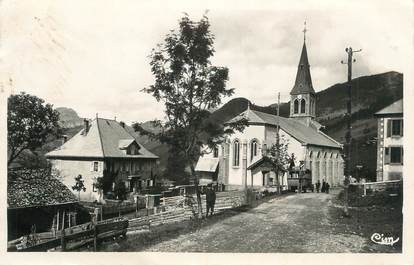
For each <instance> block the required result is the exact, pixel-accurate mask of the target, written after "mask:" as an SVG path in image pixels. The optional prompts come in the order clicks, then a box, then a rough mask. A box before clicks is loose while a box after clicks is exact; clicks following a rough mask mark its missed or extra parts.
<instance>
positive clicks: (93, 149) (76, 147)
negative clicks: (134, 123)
mask: <svg viewBox="0 0 414 265" xmlns="http://www.w3.org/2000/svg"><path fill="white" fill-rule="evenodd" d="M125 127H126V125H125ZM125 127H123V126H121V124H119V123H118V122H117V121H115V120H109V119H103V118H96V119H94V120H93V121H92V122H91V123H90V128H89V130H88V131H87V132H86V133H85V129H82V130H81V131H80V132H79V133H78V134H76V135H75V136H74V137H72V138H71V139H69V140H68V141H67V142H66V143H64V144H63V145H62V146H60V147H59V148H57V149H55V150H53V151H51V152H49V153H47V154H46V157H48V158H59V157H94V158H106V157H111V158H154V159H155V158H158V156H156V155H154V154H153V153H151V152H150V151H148V150H147V149H146V148H145V147H144V146H142V145H141V144H140V143H139V142H138V136H137V135H135V134H132V133H130V132H129V131H128V129H127V128H125ZM133 142H136V143H137V145H138V146H139V154H137V155H127V154H126V152H125V150H124V149H125V148H127V147H128V146H129V145H131V144H132V143H133Z"/></svg>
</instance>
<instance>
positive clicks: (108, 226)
mask: <svg viewBox="0 0 414 265" xmlns="http://www.w3.org/2000/svg"><path fill="white" fill-rule="evenodd" d="M127 229H128V219H126V218H113V219H108V220H104V221H101V222H98V223H96V225H93V224H92V223H86V224H82V225H79V226H74V227H71V228H66V229H63V230H60V231H58V232H57V233H52V232H47V233H41V234H37V235H29V236H26V237H22V238H21V239H20V240H14V241H13V242H9V244H8V251H19V252H20V251H22V252H35V251H48V250H55V251H69V250H75V249H78V248H80V247H82V246H85V245H88V244H93V246H94V250H96V248H97V245H98V243H99V242H100V241H101V240H103V239H105V238H111V237H117V236H120V235H126V233H127ZM31 238H32V239H33V238H35V240H30V239H31ZM19 241H20V242H19Z"/></svg>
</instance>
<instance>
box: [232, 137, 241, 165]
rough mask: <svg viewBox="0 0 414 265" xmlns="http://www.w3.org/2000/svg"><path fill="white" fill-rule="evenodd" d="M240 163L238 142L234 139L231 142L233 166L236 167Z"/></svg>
mask: <svg viewBox="0 0 414 265" xmlns="http://www.w3.org/2000/svg"><path fill="white" fill-rule="evenodd" d="M239 165H240V142H239V140H234V142H233V166H235V167H238V166H239Z"/></svg>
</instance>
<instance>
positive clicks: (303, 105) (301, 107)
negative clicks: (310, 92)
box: [300, 99, 306, 113]
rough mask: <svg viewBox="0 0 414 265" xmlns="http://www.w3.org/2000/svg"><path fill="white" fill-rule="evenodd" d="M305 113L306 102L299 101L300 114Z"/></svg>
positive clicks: (303, 100)
mask: <svg viewBox="0 0 414 265" xmlns="http://www.w3.org/2000/svg"><path fill="white" fill-rule="evenodd" d="M305 111H306V100H305V99H302V100H301V101H300V113H305Z"/></svg>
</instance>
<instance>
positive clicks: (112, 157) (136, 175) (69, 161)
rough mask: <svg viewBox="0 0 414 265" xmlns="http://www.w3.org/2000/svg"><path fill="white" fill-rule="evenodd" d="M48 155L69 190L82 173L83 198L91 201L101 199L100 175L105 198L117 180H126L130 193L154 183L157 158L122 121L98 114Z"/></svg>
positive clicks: (86, 121)
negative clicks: (84, 188) (96, 185)
mask: <svg viewBox="0 0 414 265" xmlns="http://www.w3.org/2000/svg"><path fill="white" fill-rule="evenodd" d="M46 157H47V158H48V159H49V160H50V162H51V164H52V169H53V170H54V171H56V172H57V175H58V176H59V177H60V178H61V179H62V182H63V183H64V184H65V185H66V186H67V187H69V188H70V189H71V187H72V186H74V185H75V177H77V176H78V175H82V179H83V180H84V185H85V187H86V191H85V192H81V193H80V197H81V200H84V201H92V202H93V201H95V200H99V199H100V198H101V191H99V190H98V189H97V188H96V187H95V184H96V183H97V181H98V178H100V177H102V178H103V183H104V189H103V195H104V198H105V196H106V195H108V194H110V193H111V192H113V190H114V187H115V183H116V182H117V181H123V182H124V183H125V185H126V187H127V189H128V191H129V192H131V193H137V192H139V191H142V190H143V189H145V188H147V187H150V186H152V185H153V184H154V170H155V167H156V163H157V159H158V156H156V155H154V154H153V153H151V152H150V151H148V150H147V149H145V147H144V146H142V145H141V144H140V143H139V142H138V139H137V135H136V134H135V132H133V131H132V129H131V128H130V127H128V126H126V125H125V124H124V123H123V122H117V121H116V120H109V119H102V118H98V117H96V119H94V120H92V121H89V120H86V119H85V121H84V128H83V129H82V130H81V131H80V132H79V133H78V134H76V135H75V136H74V137H72V138H71V139H69V140H68V141H67V142H65V143H64V144H63V145H62V146H60V147H59V148H57V149H56V150H54V151H51V152H49V153H47V154H46Z"/></svg>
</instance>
